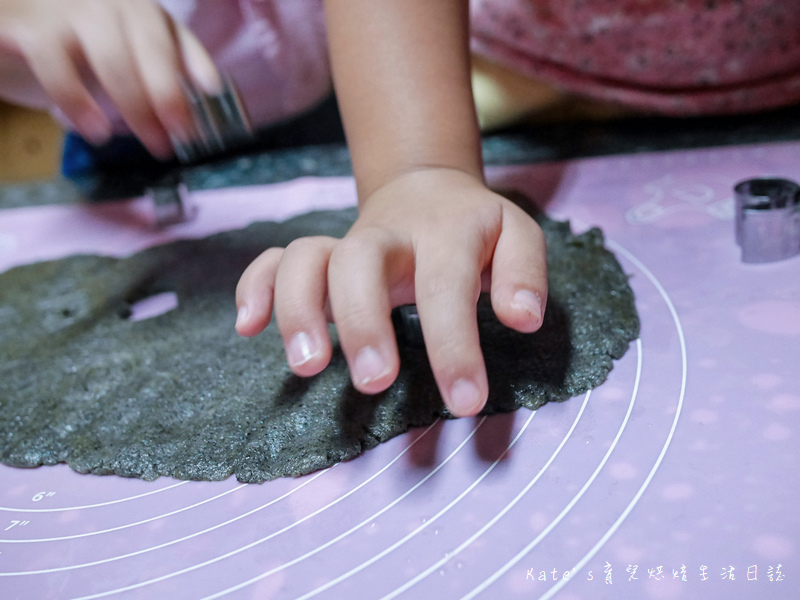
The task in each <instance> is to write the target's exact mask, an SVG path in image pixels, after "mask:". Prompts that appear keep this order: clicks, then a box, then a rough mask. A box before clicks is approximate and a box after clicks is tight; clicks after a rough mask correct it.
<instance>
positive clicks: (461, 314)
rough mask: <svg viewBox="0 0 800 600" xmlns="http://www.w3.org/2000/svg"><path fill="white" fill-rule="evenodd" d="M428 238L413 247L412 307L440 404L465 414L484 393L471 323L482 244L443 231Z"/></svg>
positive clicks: (480, 359) (473, 410) (476, 407)
mask: <svg viewBox="0 0 800 600" xmlns="http://www.w3.org/2000/svg"><path fill="white" fill-rule="evenodd" d="M433 244H434V245H433V246H431V247H428V248H419V249H418V252H417V271H416V297H417V310H418V312H419V317H420V323H421V325H422V332H423V335H424V337H425V346H426V348H427V350H428V358H429V360H430V364H431V368H432V370H433V374H434V377H435V378H436V383H437V385H438V386H439V391H440V392H441V394H442V398H443V399H444V402H445V405H446V406H447V408H448V409H449V410H450V412H452V413H453V415H455V416H457V417H465V416H471V415H475V414H477V413H478V412H480V410H481V409H482V408H483V406H484V405H485V404H486V399H487V397H488V395H489V384H488V381H487V376H486V365H485V363H484V360H483V353H482V352H481V346H480V338H479V335H478V323H477V303H478V296H479V294H480V289H481V280H480V274H481V271H482V270H483V263H484V262H485V258H484V257H483V256H482V248H483V246H482V245H481V244H480V243H478V242H477V241H476V240H474V239H468V240H465V241H463V242H459V243H453V239H452V238H448V237H447V236H442V237H441V238H439V239H437V240H436V242H434V243H433Z"/></svg>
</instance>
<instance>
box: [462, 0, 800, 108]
mask: <svg viewBox="0 0 800 600" xmlns="http://www.w3.org/2000/svg"><path fill="white" fill-rule="evenodd" d="M471 21H472V50H473V52H475V53H477V54H480V55H482V56H484V57H485V58H488V59H490V60H493V61H496V62H499V63H502V64H504V65H506V66H508V67H510V68H512V69H515V70H517V71H520V72H522V73H526V74H528V75H531V76H534V77H537V78H539V79H542V80H545V81H547V82H550V83H552V84H554V85H555V86H557V87H560V88H561V89H564V90H566V91H568V92H573V93H575V94H581V95H585V96H590V97H594V98H598V99H603V100H610V101H614V102H618V103H620V104H624V105H626V106H631V107H635V108H639V109H643V110H648V111H655V112H661V113H666V114H674V115H688V114H712V113H733V112H745V111H753V110H760V109H765V108H772V107H777V106H781V105H787V104H792V103H796V102H800V0H473V1H472V2H471Z"/></svg>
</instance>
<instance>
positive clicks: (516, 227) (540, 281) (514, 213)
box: [491, 202, 547, 333]
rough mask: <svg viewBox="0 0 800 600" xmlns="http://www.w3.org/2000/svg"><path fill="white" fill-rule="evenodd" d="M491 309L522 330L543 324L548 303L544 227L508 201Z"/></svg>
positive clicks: (495, 263)
mask: <svg viewBox="0 0 800 600" xmlns="http://www.w3.org/2000/svg"><path fill="white" fill-rule="evenodd" d="M491 298H492V309H493V310H494V313H495V315H497V318H498V319H499V320H500V322H501V323H503V324H504V325H506V326H507V327H511V328H512V329H516V330H517V331H520V332H522V333H531V332H534V331H536V330H538V329H539V328H540V327H541V326H542V319H543V317H544V310H545V305H546V303H547V263H546V250H545V240H544V235H543V234H542V230H541V228H540V227H539V225H537V223H536V222H535V221H534V220H533V219H531V218H530V217H529V216H528V215H527V214H526V213H525V212H524V211H523V210H522V209H521V208H519V207H518V206H516V205H514V204H512V203H510V202H509V203H508V204H507V205H506V206H505V208H504V212H503V222H502V230H501V233H500V237H499V238H498V240H497V245H496V246H495V251H494V257H493V259H492V274H491Z"/></svg>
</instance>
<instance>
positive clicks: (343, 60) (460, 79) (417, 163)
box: [325, 0, 482, 200]
mask: <svg viewBox="0 0 800 600" xmlns="http://www.w3.org/2000/svg"><path fill="white" fill-rule="evenodd" d="M325 8H326V14H327V22H328V35H329V37H330V48H331V61H332V65H333V72H334V80H335V84H336V90H337V95H338V99H339V103H340V106H341V111H342V117H343V120H344V124H345V130H346V132H347V138H348V142H349V146H350V151H351V154H352V160H353V169H354V172H355V175H356V180H357V181H358V186H359V196H360V198H361V199H362V200H364V199H365V198H368V197H369V196H370V194H371V193H372V192H373V191H375V190H376V189H378V188H380V187H381V186H382V185H384V184H385V183H387V182H388V181H390V180H392V179H393V178H394V177H396V176H398V175H399V174H402V173H405V172H408V171H414V170H417V169H425V168H448V169H456V170H460V171H464V172H466V173H468V174H470V175H474V176H476V177H481V171H482V166H481V157H480V138H479V132H478V126H477V119H476V117H475V109H474V104H473V101H472V93H471V86H470V63H469V61H470V58H469V47H468V38H469V31H468V29H469V25H468V3H467V2H466V0H435V1H431V0H326V6H325Z"/></svg>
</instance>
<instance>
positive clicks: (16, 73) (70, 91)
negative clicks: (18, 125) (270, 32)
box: [0, 0, 220, 158]
mask: <svg viewBox="0 0 800 600" xmlns="http://www.w3.org/2000/svg"><path fill="white" fill-rule="evenodd" d="M0 73H3V74H4V75H6V80H7V81H10V82H12V83H11V84H10V85H13V86H14V89H11V90H8V92H7V94H6V95H7V97H8V96H10V98H9V99H12V100H13V99H15V97H16V98H18V99H22V100H23V101H30V99H31V98H36V97H37V92H38V96H41V95H42V92H43V93H45V94H46V95H47V96H49V98H50V99H51V100H52V102H54V103H55V104H56V105H57V106H58V107H59V108H60V109H61V110H62V111H63V113H64V114H65V115H66V116H67V118H68V119H70V121H71V122H72V123H73V124H74V126H75V127H76V128H77V130H78V131H79V132H80V133H81V135H83V136H84V137H85V138H86V139H88V140H89V141H91V142H93V143H97V144H99V143H102V142H104V141H106V140H107V139H108V138H109V136H110V135H111V133H112V132H111V124H110V122H109V120H108V117H107V116H106V115H105V114H104V113H103V111H102V110H101V108H100V107H99V106H98V104H97V102H96V100H95V98H93V97H92V95H91V93H90V92H89V89H90V88H91V84H90V82H91V80H92V79H95V80H96V81H97V82H98V83H99V85H100V86H101V87H102V88H103V89H104V90H105V92H106V93H107V94H108V96H109V97H110V98H111V100H112V101H113V103H114V104H115V106H116V107H117V109H118V110H119V112H120V115H121V116H122V118H123V119H124V120H125V122H126V123H127V125H128V126H129V128H130V130H131V131H132V132H133V133H134V134H135V135H136V136H137V137H138V138H139V139H140V140H141V141H142V142H143V143H144V145H145V146H146V147H147V148H148V150H149V151H150V152H151V153H152V154H153V155H154V156H156V157H159V158H167V157H169V156H171V154H172V145H171V143H170V140H169V134H170V133H171V134H173V135H175V136H177V137H179V138H184V139H187V138H188V137H190V136H191V133H192V122H191V118H190V114H189V110H188V107H187V105H186V101H185V99H184V95H183V91H182V89H181V79H182V77H183V75H184V73H185V74H187V75H188V76H189V77H190V78H191V80H192V81H193V82H194V83H195V84H197V85H198V86H199V87H201V88H202V89H205V90H206V91H213V90H214V89H215V88H218V87H219V86H220V81H219V76H218V74H217V71H216V68H215V67H214V64H213V62H212V61H211V59H210V57H209V56H208V54H207V53H206V51H205V49H204V48H203V46H202V45H201V44H200V42H199V41H198V40H197V38H195V36H194V35H193V34H192V33H190V32H189V31H188V30H187V29H186V28H185V27H183V26H182V25H180V24H178V23H175V22H174V21H173V20H172V19H171V18H170V17H169V16H168V15H167V13H166V12H165V11H164V10H163V9H162V8H161V7H159V6H158V5H157V4H155V3H154V2H152V1H150V0H68V1H65V0H0ZM37 82H38V85H37ZM87 85H88V87H87ZM39 86H40V87H39Z"/></svg>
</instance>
